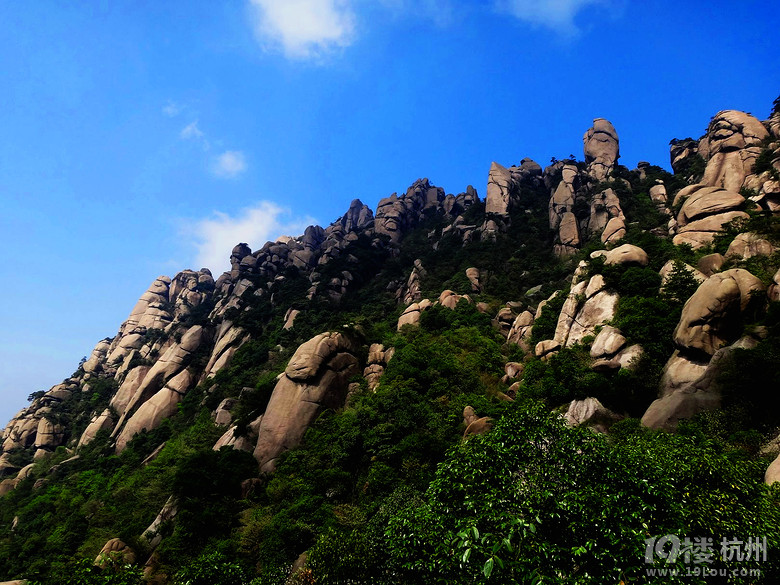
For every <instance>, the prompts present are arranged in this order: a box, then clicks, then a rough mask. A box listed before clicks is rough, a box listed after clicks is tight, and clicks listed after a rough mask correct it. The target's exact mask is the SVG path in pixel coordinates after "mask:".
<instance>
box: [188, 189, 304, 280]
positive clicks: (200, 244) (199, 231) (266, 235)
mask: <svg viewBox="0 0 780 585" xmlns="http://www.w3.org/2000/svg"><path fill="white" fill-rule="evenodd" d="M316 223H317V221H316V220H315V219H314V218H311V217H293V216H292V215H291V212H290V210H289V209H285V208H283V207H280V206H279V205H277V204H276V203H273V202H271V201H260V202H258V203H257V204H256V205H254V206H252V207H248V208H246V209H242V210H241V211H240V212H239V213H238V214H237V215H235V216H230V215H228V214H227V213H222V212H220V211H215V212H214V213H213V214H212V215H211V216H210V217H207V218H204V219H199V220H195V221H190V222H187V224H185V225H184V226H183V227H182V228H181V230H180V233H181V234H182V235H183V236H184V237H185V238H186V239H187V240H189V241H190V242H191V246H192V250H193V257H194V267H196V268H202V267H206V268H209V269H211V270H212V271H213V272H214V273H215V274H218V273H220V272H222V271H224V270H229V269H230V260H229V258H230V251H231V250H232V249H233V246H235V245H236V244H238V243H239V242H246V243H247V244H249V247H250V248H252V249H253V250H255V249H257V248H259V247H260V246H262V245H263V244H264V243H265V242H267V241H268V240H276V239H277V238H278V237H279V236H281V235H293V236H295V235H298V234H301V233H303V231H304V230H305V229H306V226H309V225H313V224H316Z"/></svg>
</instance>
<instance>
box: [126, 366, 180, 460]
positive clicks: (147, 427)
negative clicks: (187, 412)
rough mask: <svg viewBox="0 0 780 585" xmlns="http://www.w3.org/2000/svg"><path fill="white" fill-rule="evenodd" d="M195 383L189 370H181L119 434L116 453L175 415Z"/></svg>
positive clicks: (143, 406)
mask: <svg viewBox="0 0 780 585" xmlns="http://www.w3.org/2000/svg"><path fill="white" fill-rule="evenodd" d="M194 381H195V380H194V376H193V374H192V373H191V372H190V371H189V370H187V369H184V370H181V371H180V372H179V373H178V374H176V375H175V376H174V377H172V378H171V379H170V380H168V381H167V382H166V383H165V386H164V387H163V388H162V389H161V390H159V391H158V392H156V393H155V394H154V395H153V396H152V397H151V398H149V399H148V400H146V401H144V402H143V404H141V406H140V407H139V408H138V410H136V411H135V413H134V414H133V415H132V416H131V417H130V419H129V420H128V421H127V423H126V424H125V425H124V427H122V430H121V431H120V432H119V434H118V436H117V439H116V452H117V453H121V452H122V451H123V450H124V449H125V447H127V444H128V443H129V442H130V440H131V439H132V438H133V437H134V436H135V435H136V434H137V433H139V432H141V431H151V430H154V429H156V428H157V427H158V426H160V423H162V421H163V420H164V419H166V418H169V417H170V416H172V415H173V414H175V413H176V411H177V410H178V405H179V402H181V401H182V399H183V398H184V395H185V394H186V393H187V391H188V390H189V389H190V388H191V387H192V385H193V383H194ZM117 427H119V425H117Z"/></svg>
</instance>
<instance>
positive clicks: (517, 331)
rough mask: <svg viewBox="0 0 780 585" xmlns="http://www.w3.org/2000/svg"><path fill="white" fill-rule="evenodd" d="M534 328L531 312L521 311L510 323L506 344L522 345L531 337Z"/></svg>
mask: <svg viewBox="0 0 780 585" xmlns="http://www.w3.org/2000/svg"><path fill="white" fill-rule="evenodd" d="M533 326H534V314H533V313H532V312H531V311H523V312H522V313H520V314H519V315H518V316H517V317H515V320H514V321H513V322H512V327H511V328H510V329H509V333H508V335H507V338H506V340H507V342H508V343H516V344H518V345H524V344H525V343H527V341H528V339H530V337H531V331H532V330H533Z"/></svg>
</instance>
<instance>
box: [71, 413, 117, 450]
mask: <svg viewBox="0 0 780 585" xmlns="http://www.w3.org/2000/svg"><path fill="white" fill-rule="evenodd" d="M115 422H116V421H115V420H114V417H113V415H112V414H111V410H110V409H108V408H106V409H105V410H104V411H103V412H101V413H100V414H99V415H96V416H93V417H92V420H91V421H90V422H89V424H88V425H87V428H86V429H84V432H83V433H82V434H81V437H80V438H79V442H78V445H77V446H78V447H81V446H83V445H88V444H89V443H91V442H92V441H93V440H94V439H95V437H96V436H97V434H98V433H99V432H100V431H102V430H104V429H105V430H109V431H110V430H111V429H113V428H114V423H115Z"/></svg>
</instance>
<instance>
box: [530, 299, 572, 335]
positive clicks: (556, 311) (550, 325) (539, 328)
mask: <svg viewBox="0 0 780 585" xmlns="http://www.w3.org/2000/svg"><path fill="white" fill-rule="evenodd" d="M567 295H568V292H567V291H558V292H557V293H556V295H555V296H554V297H552V298H551V299H550V300H548V301H547V302H546V303H545V305H544V306H543V307H542V312H541V314H540V315H539V318H538V319H536V321H534V326H533V329H532V330H531V340H530V343H531V345H534V344H536V343H539V342H540V341H544V340H545V339H551V338H552V336H553V335H554V334H555V326H556V325H557V324H558V315H560V313H561V308H562V307H563V303H565V302H566V296H567Z"/></svg>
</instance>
